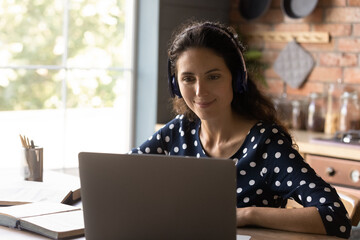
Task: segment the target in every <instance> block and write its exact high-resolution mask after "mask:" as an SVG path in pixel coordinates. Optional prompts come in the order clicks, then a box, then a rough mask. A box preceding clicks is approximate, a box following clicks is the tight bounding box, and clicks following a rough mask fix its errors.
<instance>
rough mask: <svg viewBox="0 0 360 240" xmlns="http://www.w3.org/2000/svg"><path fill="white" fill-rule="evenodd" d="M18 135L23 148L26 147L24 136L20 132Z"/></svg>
mask: <svg viewBox="0 0 360 240" xmlns="http://www.w3.org/2000/svg"><path fill="white" fill-rule="evenodd" d="M19 136H20V140H21V144H22V146H23V147H24V148H28V147H27V145H26V141H25V140H24V138H23V137H22V136H21V134H19Z"/></svg>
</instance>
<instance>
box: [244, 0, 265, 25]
mask: <svg viewBox="0 0 360 240" xmlns="http://www.w3.org/2000/svg"><path fill="white" fill-rule="evenodd" d="M270 3H271V0H240V3H239V11H240V14H241V16H242V17H243V18H244V19H246V20H254V19H256V18H259V17H261V16H262V15H263V14H264V13H265V12H266V11H267V10H268V9H269V7H270Z"/></svg>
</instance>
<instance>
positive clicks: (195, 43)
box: [168, 22, 288, 134]
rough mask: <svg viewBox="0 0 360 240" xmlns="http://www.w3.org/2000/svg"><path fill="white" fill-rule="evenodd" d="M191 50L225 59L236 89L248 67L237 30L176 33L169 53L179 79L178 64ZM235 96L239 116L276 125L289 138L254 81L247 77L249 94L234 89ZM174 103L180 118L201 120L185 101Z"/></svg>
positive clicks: (193, 28)
mask: <svg viewBox="0 0 360 240" xmlns="http://www.w3.org/2000/svg"><path fill="white" fill-rule="evenodd" d="M229 36H230V37H231V38H230V37H229ZM189 48H208V49H211V50H213V51H215V53H217V54H218V55H219V56H221V57H223V59H224V60H225V63H226V65H227V67H228V68H229V69H230V72H231V74H232V77H233V79H232V81H233V86H234V81H235V80H236V76H237V74H238V72H239V68H240V67H241V66H243V64H245V63H242V62H241V61H242V59H243V58H242V57H239V54H240V53H239V50H240V52H241V53H243V52H244V47H243V45H242V44H241V43H240V41H239V40H238V37H237V34H236V32H235V30H234V29H233V28H231V27H226V26H224V25H222V24H220V23H214V22H190V23H187V24H185V25H183V26H181V27H180V28H179V29H178V30H177V31H175V32H174V34H173V36H172V40H171V42H170V47H169V49H168V59H169V63H170V71H171V73H172V74H174V75H175V76H176V72H177V70H176V62H177V60H178V58H179V56H180V55H181V54H182V53H183V52H184V51H186V50H187V49H189ZM233 94H234V95H233V96H234V97H233V100H232V103H231V106H232V108H233V110H234V111H235V112H236V113H238V114H240V115H241V116H243V117H245V118H247V119H249V120H257V121H263V122H267V123H276V124H277V125H279V126H280V127H281V128H283V130H284V131H285V133H287V134H288V131H287V129H286V128H285V127H284V126H283V124H282V123H281V121H280V120H279V119H278V118H277V115H276V110H275V107H274V104H273V102H272V101H271V99H270V98H268V97H267V96H266V95H265V94H263V93H262V92H261V91H260V90H259V89H258V87H257V85H256V83H255V82H254V81H253V80H252V79H251V77H249V76H248V77H247V81H246V90H245V91H242V92H241V93H239V92H237V91H235V90H234V87H233ZM171 101H172V105H173V111H174V112H175V113H176V114H183V115H185V116H186V117H187V118H188V119H189V120H190V121H195V120H197V119H198V117H197V116H196V114H195V113H194V112H193V111H192V110H191V109H190V108H189V107H188V106H187V105H186V103H185V101H184V99H183V98H181V97H178V96H175V97H174V98H172V100H171Z"/></svg>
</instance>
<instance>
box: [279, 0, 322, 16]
mask: <svg viewBox="0 0 360 240" xmlns="http://www.w3.org/2000/svg"><path fill="white" fill-rule="evenodd" d="M317 3H318V0H282V1H281V9H282V11H283V13H284V14H285V15H286V16H288V17H290V18H304V17H306V16H308V15H309V14H310V13H312V11H314V9H315V7H316V5H317Z"/></svg>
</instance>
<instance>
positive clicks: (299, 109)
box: [291, 99, 307, 130]
mask: <svg viewBox="0 0 360 240" xmlns="http://www.w3.org/2000/svg"><path fill="white" fill-rule="evenodd" d="M291 106H292V114H291V116H292V118H291V128H292V129H295V130H305V129H306V112H307V109H306V106H307V105H306V102H305V101H304V100H300V99H296V100H293V101H291Z"/></svg>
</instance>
